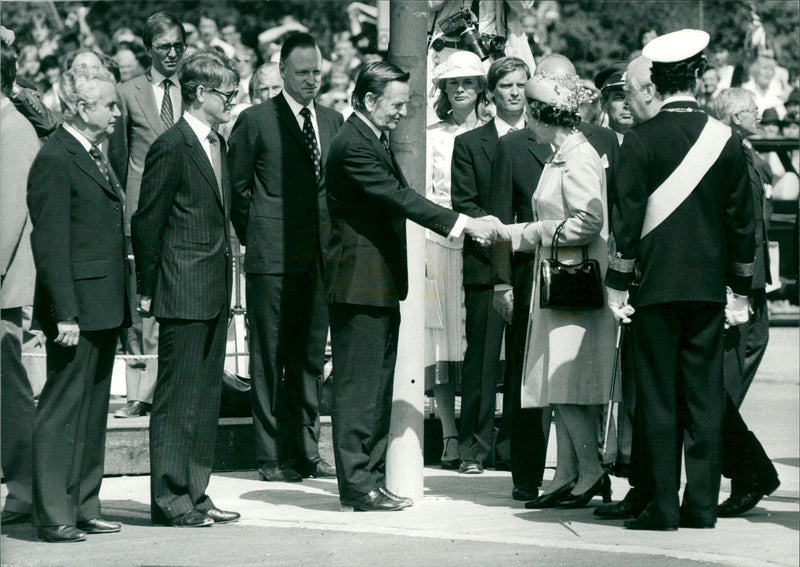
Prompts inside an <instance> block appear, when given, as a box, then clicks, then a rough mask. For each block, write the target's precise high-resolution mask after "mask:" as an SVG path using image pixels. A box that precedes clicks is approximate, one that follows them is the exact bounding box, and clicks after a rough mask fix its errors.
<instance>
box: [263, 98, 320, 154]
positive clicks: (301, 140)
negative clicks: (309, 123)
mask: <svg viewBox="0 0 800 567" xmlns="http://www.w3.org/2000/svg"><path fill="white" fill-rule="evenodd" d="M272 100H274V101H275V113H276V114H277V115H278V120H280V121H281V122H282V123H283V125H284V126H285V127H286V129H287V130H288V131H289V133H290V134H291V135H292V136H293V137H294V139H295V140H297V143H298V144H299V145H300V147H301V148H302V149H303V153H304V154H306V155H307V156H308V157H309V159H313V158H312V157H311V154H309V152H308V146H306V140H305V137H304V136H303V131H302V130H300V126H299V125H298V124H297V119H296V118H295V116H294V114H293V113H292V109H291V108H289V103H288V102H286V98H285V97H284V96H283V93H281V94H279V95H277V96H276V97H275V98H273V99H272ZM317 121H319V114H317Z"/></svg>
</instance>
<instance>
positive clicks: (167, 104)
mask: <svg viewBox="0 0 800 567" xmlns="http://www.w3.org/2000/svg"><path fill="white" fill-rule="evenodd" d="M171 84H172V82H171V81H170V80H169V79H164V82H163V83H162V85H164V99H163V100H162V101H161V123H162V124H164V129H167V128H172V125H173V124H174V123H175V121H174V117H173V115H172V97H171V96H169V87H170V85H171Z"/></svg>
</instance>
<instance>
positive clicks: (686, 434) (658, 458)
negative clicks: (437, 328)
mask: <svg viewBox="0 0 800 567" xmlns="http://www.w3.org/2000/svg"><path fill="white" fill-rule="evenodd" d="M708 40H709V36H708V34H707V33H706V32H703V31H700V30H681V31H679V32H674V33H671V34H667V35H664V36H661V37H659V38H656V39H655V40H653V41H652V42H650V43H648V44H647V46H645V48H644V52H643V55H644V56H645V57H647V58H648V59H650V60H651V61H652V62H653V66H652V70H651V80H652V82H653V85H654V86H655V89H656V91H657V92H658V93H659V94H660V95H661V96H662V97H663V98H664V101H663V105H662V106H661V110H660V112H659V113H658V114H657V115H656V116H654V117H653V118H651V119H650V120H647V121H646V122H644V123H642V124H639V125H637V126H634V127H633V128H631V130H629V131H628V132H627V133H626V134H625V140H624V142H623V146H622V150H621V152H620V158H619V164H618V177H617V191H616V199H617V201H616V204H617V206H616V207H614V208H613V211H612V213H613V224H612V226H613V229H614V235H615V237H616V243H617V252H616V255H617V257H618V260H619V262H617V264H616V265H615V266H611V267H609V270H608V273H607V276H606V284H607V286H608V303H609V306H610V307H611V309H612V311H614V312H615V316H616V317H617V318H618V319H620V320H623V321H628V320H630V317H631V316H633V317H635V319H636V321H635V324H634V325H633V327H632V330H633V334H634V349H635V364H636V380H637V404H638V405H639V409H640V410H641V411H642V413H643V416H644V425H645V438H646V439H645V443H646V446H647V454H648V457H649V460H650V463H651V465H652V471H653V475H654V478H653V480H654V493H653V499H652V500H651V501H650V503H649V504H648V505H647V507H646V508H645V509H644V511H643V512H642V513H641V514H639V515H638V516H637V517H636V518H633V519H630V520H626V521H625V527H627V528H629V529H637V530H674V529H677V528H678V527H679V526H680V527H688V528H713V527H714V525H715V524H716V520H717V497H718V494H719V483H720V462H721V460H722V459H721V457H722V428H723V416H724V407H725V394H724V386H723V366H722V365H723V326H724V324H725V323H726V322H727V323H729V324H733V325H736V324H740V323H742V322H745V321H746V320H747V316H748V309H749V303H748V301H747V293H748V292H749V291H750V285H751V280H752V277H753V258H754V256H755V234H754V226H755V222H754V218H755V215H754V210H753V195H752V191H751V188H750V178H749V176H748V172H747V160H746V158H745V155H744V153H743V150H742V143H741V139H740V138H739V136H738V135H735V134H733V133H732V132H731V129H730V128H729V127H728V126H726V125H724V124H722V123H720V122H718V121H716V120H714V119H713V118H709V117H708V115H706V113H705V112H703V111H702V110H701V109H700V107H699V105H698V104H697V101H696V100H695V99H694V97H693V93H694V90H695V86H696V81H697V77H698V76H700V75H701V74H702V72H703V69H704V68H705V57H703V49H704V48H705V46H706V45H707V44H708ZM687 234H690V235H692V239H691V243H690V244H689V245H687V242H686V241H685V238H686V235H687ZM637 264H638V268H639V271H640V273H641V281H640V284H639V289H638V291H637V292H636V295H635V297H634V298H633V302H632V304H629V303H628V292H627V285H628V284H629V282H630V281H631V280H632V279H633V278H634V268H635V267H636V265H637ZM726 287H727V288H728V289H727V293H726ZM634 311H635V315H634ZM682 447H683V449H684V451H685V455H686V464H685V467H686V488H685V489H684V493H683V501H682V503H681V502H680V500H679V496H678V491H679V489H680V471H681V448H682Z"/></svg>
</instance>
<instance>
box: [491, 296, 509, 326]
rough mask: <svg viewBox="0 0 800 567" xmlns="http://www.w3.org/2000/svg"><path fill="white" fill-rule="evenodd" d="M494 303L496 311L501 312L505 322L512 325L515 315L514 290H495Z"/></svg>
mask: <svg viewBox="0 0 800 567" xmlns="http://www.w3.org/2000/svg"><path fill="white" fill-rule="evenodd" d="M492 303H493V305H494V309H495V311H497V312H498V313H500V315H501V316H502V317H503V319H504V320H505V322H506V323H508V324H509V325H510V324H511V321H512V319H513V317H514V290H513V289H503V290H495V291H494V298H493V301H492Z"/></svg>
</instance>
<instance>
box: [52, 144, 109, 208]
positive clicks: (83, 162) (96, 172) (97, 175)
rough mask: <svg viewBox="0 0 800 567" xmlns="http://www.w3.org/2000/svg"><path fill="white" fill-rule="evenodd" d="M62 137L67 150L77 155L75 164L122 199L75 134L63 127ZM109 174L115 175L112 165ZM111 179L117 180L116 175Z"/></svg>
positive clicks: (105, 188) (106, 189)
mask: <svg viewBox="0 0 800 567" xmlns="http://www.w3.org/2000/svg"><path fill="white" fill-rule="evenodd" d="M60 139H61V142H62V143H63V144H64V147H65V148H67V151H69V152H70V153H71V154H72V155H74V156H75V160H74V162H75V165H77V166H78V169H80V170H81V171H83V172H84V173H85V174H86V175H88V176H89V177H91V178H92V179H94V180H95V182H96V183H97V184H98V185H99V186H100V187H101V188H102V189H103V191H105V192H106V193H108V195H109V196H111V197H112V198H114V199H115V200H120V192H119V191H118V190H116V189H115V188H114V187H112V186H111V184H110V183H109V182H108V180H107V179H106V178H105V176H104V175H103V174H102V173H101V171H100V168H99V167H97V164H96V163H95V162H94V158H92V156H90V155H89V152H87V151H86V149H85V148H84V147H83V146H82V145H81V143H80V142H79V141H78V140H76V139H75V136H73V135H72V134H70V133H69V132H67V131H66V130H63V129H62V130H60ZM109 174H110V175H113V172H111V167H110V166H109ZM111 179H112V180H115V178H114V177H112V178H111Z"/></svg>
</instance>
